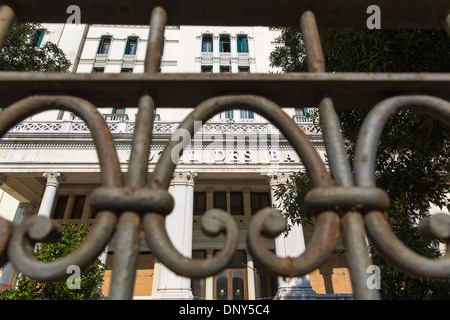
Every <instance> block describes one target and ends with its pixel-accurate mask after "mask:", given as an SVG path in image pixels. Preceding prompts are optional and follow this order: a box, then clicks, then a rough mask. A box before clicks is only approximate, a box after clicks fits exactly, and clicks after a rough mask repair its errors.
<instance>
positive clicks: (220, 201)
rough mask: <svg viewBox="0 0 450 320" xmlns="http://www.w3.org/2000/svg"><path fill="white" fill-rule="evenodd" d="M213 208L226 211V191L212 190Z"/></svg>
mask: <svg viewBox="0 0 450 320" xmlns="http://www.w3.org/2000/svg"><path fill="white" fill-rule="evenodd" d="M214 208H216V209H222V210H225V211H228V210H227V193H226V192H214Z"/></svg>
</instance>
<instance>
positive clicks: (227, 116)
mask: <svg viewBox="0 0 450 320" xmlns="http://www.w3.org/2000/svg"><path fill="white" fill-rule="evenodd" d="M220 119H233V110H228V111H222V112H221V113H220Z"/></svg>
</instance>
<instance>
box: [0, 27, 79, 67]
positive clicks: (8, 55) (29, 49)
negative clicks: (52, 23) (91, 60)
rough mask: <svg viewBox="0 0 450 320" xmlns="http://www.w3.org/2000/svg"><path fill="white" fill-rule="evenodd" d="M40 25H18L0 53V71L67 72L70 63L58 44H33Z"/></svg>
mask: <svg viewBox="0 0 450 320" xmlns="http://www.w3.org/2000/svg"><path fill="white" fill-rule="evenodd" d="M38 28H39V25H38V24H32V23H16V24H15V25H14V27H13V28H12V30H11V32H10V34H9V35H8V38H7V40H6V42H5V45H4V46H3V48H2V49H1V51H0V71H33V72H67V71H68V70H69V68H70V65H71V63H70V61H69V60H68V59H67V57H66V55H65V54H64V52H63V51H62V50H61V49H60V48H58V47H57V45H56V44H54V43H51V42H46V43H44V44H42V45H41V46H40V47H38V46H36V45H34V44H33V38H34V36H35V32H36V30H38Z"/></svg>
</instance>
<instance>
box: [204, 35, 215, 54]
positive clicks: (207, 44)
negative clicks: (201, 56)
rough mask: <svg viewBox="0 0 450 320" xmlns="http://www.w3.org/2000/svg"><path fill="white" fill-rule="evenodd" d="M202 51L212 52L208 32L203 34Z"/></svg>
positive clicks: (211, 41)
mask: <svg viewBox="0 0 450 320" xmlns="http://www.w3.org/2000/svg"><path fill="white" fill-rule="evenodd" d="M202 52H213V39H212V35H208V34H205V35H203V39H202Z"/></svg>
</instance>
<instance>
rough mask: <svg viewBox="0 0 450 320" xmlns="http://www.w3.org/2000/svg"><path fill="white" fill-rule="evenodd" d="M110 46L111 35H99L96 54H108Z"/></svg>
mask: <svg viewBox="0 0 450 320" xmlns="http://www.w3.org/2000/svg"><path fill="white" fill-rule="evenodd" d="M110 47H111V37H101V38H100V43H99V45H98V50H97V53H98V54H108V53H109V49H110Z"/></svg>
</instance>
